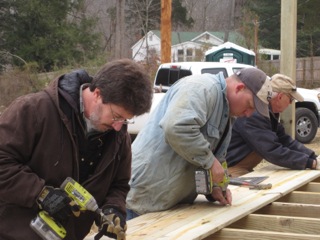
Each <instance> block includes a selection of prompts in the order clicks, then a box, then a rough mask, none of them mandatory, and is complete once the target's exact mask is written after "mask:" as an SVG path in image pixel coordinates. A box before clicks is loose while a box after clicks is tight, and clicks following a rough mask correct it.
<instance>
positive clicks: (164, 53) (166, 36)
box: [161, 0, 172, 63]
mask: <svg viewBox="0 0 320 240" xmlns="http://www.w3.org/2000/svg"><path fill="white" fill-rule="evenodd" d="M171 12H172V0H161V63H166V62H171Z"/></svg>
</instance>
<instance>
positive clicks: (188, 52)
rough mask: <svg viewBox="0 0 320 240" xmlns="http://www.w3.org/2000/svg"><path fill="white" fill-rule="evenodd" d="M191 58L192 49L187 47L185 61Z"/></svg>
mask: <svg viewBox="0 0 320 240" xmlns="http://www.w3.org/2000/svg"><path fill="white" fill-rule="evenodd" d="M192 60H193V49H192V48H188V49H187V61H192Z"/></svg>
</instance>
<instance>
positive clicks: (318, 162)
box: [314, 155, 320, 170]
mask: <svg viewBox="0 0 320 240" xmlns="http://www.w3.org/2000/svg"><path fill="white" fill-rule="evenodd" d="M315 162H316V166H315V168H314V169H316V170H320V155H319V156H318V157H317V158H316V159H315Z"/></svg>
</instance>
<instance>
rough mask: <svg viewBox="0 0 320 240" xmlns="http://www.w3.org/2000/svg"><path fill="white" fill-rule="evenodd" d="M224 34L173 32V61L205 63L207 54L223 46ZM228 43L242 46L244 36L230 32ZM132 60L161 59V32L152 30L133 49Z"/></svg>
mask: <svg viewBox="0 0 320 240" xmlns="http://www.w3.org/2000/svg"><path fill="white" fill-rule="evenodd" d="M224 38H225V33H224V32H209V31H205V32H172V33H171V61H172V62H178V61H203V60H204V59H205V52H206V51H207V50H208V49H210V48H212V47H215V46H219V45H221V44H223V43H224V42H225V41H224ZM227 41H229V42H233V43H235V44H239V45H242V44H241V43H243V42H244V41H243V36H242V35H241V34H239V33H237V32H229V34H228V39H227ZM131 50H132V59H134V60H136V61H139V62H144V61H145V60H146V59H147V58H154V57H155V56H157V57H158V59H160V55H161V32H160V31H159V30H151V31H149V32H148V33H147V34H146V35H145V36H144V37H142V38H141V39H140V40H139V41H138V42H137V43H135V44H134V45H133V46H132V47H131Z"/></svg>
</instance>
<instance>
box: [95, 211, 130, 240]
mask: <svg viewBox="0 0 320 240" xmlns="http://www.w3.org/2000/svg"><path fill="white" fill-rule="evenodd" d="M103 213H104V214H105V216H104V217H101V220H100V227H99V232H98V233H97V235H96V236H95V237H94V239H95V240H98V239H100V238H101V237H102V236H103V235H105V236H107V237H110V238H114V239H117V240H125V239H126V231H127V224H126V220H125V218H124V216H123V215H122V214H121V213H120V212H119V211H118V210H116V209H114V208H107V209H105V210H104V211H103Z"/></svg>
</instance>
